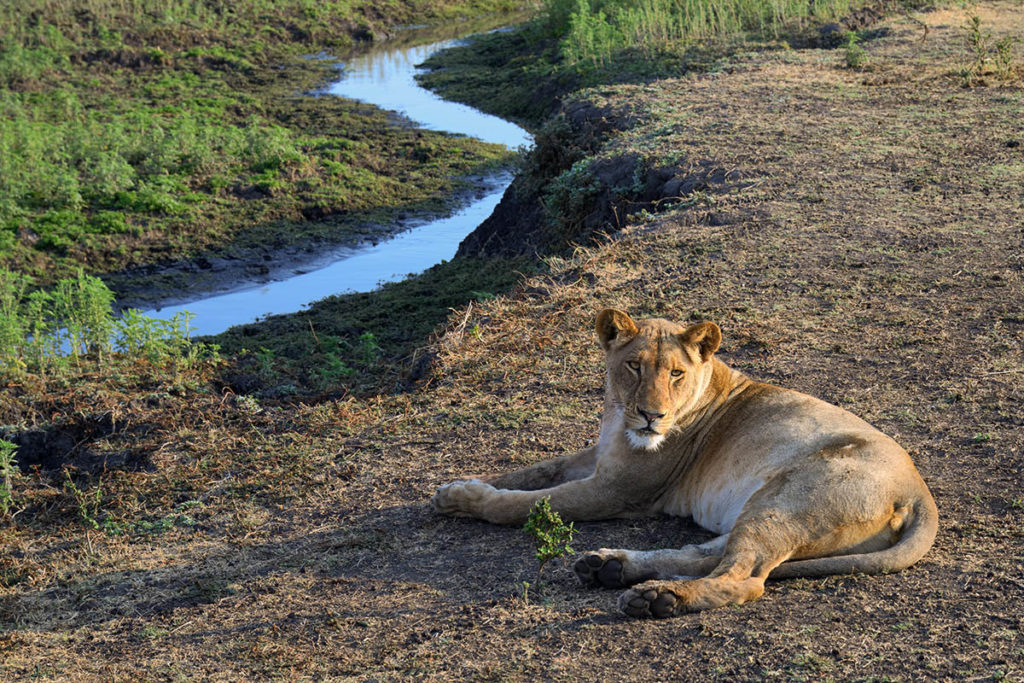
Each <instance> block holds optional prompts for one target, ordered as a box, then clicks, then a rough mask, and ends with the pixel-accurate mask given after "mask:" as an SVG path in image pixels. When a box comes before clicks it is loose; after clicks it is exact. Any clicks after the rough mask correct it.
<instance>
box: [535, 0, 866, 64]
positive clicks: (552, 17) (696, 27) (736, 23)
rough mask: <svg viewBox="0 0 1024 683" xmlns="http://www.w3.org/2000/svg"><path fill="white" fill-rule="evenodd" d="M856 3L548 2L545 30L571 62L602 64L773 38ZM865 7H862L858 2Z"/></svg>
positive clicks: (835, 0) (751, 0)
mask: <svg viewBox="0 0 1024 683" xmlns="http://www.w3.org/2000/svg"><path fill="white" fill-rule="evenodd" d="M856 4H858V3H857V2H856V0H810V2H808V1H807V0H767V1H765V0H639V1H629V2H627V1H626V0H546V2H545V6H544V19H543V21H545V22H546V27H547V30H548V32H549V33H550V34H552V35H554V36H559V37H561V38H562V40H561V43H560V46H561V52H562V56H563V58H564V59H565V60H566V61H568V62H569V63H573V64H575V63H581V62H590V63H594V64H604V63H606V62H608V60H610V59H611V58H612V56H613V55H614V54H615V53H616V52H617V51H619V50H623V49H626V48H639V49H641V50H643V51H645V52H646V51H649V50H651V49H654V48H660V47H666V46H669V45H671V44H674V43H679V42H683V41H694V40H707V39H716V38H729V37H735V36H741V35H745V34H749V33H755V34H757V35H758V36H759V37H767V38H777V37H778V36H779V35H780V33H781V31H782V30H783V28H784V27H786V26H789V25H791V24H792V23H793V22H799V21H802V20H805V19H807V18H811V17H813V18H817V19H823V20H829V19H833V18H835V17H837V16H839V15H842V14H843V13H845V12H848V11H849V10H850V9H851V7H852V6H854V5H856ZM859 4H864V3H859Z"/></svg>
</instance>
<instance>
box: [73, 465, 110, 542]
mask: <svg viewBox="0 0 1024 683" xmlns="http://www.w3.org/2000/svg"><path fill="white" fill-rule="evenodd" d="M64 490H65V491H67V492H68V493H70V494H71V498H72V499H73V500H74V501H75V505H76V506H77V508H78V518H79V519H80V520H82V524H84V525H85V527H86V528H87V529H100V528H101V527H100V522H99V520H98V519H97V517H99V514H100V503H101V502H103V486H102V485H101V484H97V485H96V488H95V489H94V490H93V491H91V492H86V491H83V490H82V489H80V488H79V487H78V485H77V484H75V482H74V480H73V479H71V472H69V471H68V470H64Z"/></svg>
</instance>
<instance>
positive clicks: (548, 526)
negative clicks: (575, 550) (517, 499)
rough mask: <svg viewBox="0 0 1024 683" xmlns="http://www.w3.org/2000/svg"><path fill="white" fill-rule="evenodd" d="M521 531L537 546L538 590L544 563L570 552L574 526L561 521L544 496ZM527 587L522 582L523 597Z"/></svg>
mask: <svg viewBox="0 0 1024 683" xmlns="http://www.w3.org/2000/svg"><path fill="white" fill-rule="evenodd" d="M523 531H525V532H526V533H528V534H529V535H530V536H531V537H532V538H533V542H534V544H535V545H536V546H537V551H536V552H535V553H534V557H536V558H537V561H538V562H540V565H539V566H538V567H537V588H538V590H539V589H540V585H541V581H540V580H541V575H542V572H543V571H544V565H546V564H547V563H548V562H550V561H551V560H554V559H557V558H559V557H562V556H564V555H566V554H568V553H571V552H572V548H571V547H569V544H570V543H572V537H573V535H574V534H575V533H576V527H574V526H573V524H572V522H570V523H569V524H568V525H566V523H565V522H563V521H562V517H561V515H559V514H558V513H557V512H555V511H554V510H552V509H551V497H550V496H546V497H544V498H541V499H540V500H538V501H537V503H536V504H535V505H534V506H533V510H531V511H530V516H529V517H528V518H527V519H526V524H525V525H523ZM528 588H529V585H528V584H526V583H525V582H524V597H525V596H526V594H527V593H526V590H527V589H528Z"/></svg>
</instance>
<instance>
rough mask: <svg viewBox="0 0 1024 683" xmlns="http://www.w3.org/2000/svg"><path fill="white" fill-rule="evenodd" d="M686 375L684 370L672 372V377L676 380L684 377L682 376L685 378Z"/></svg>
mask: <svg viewBox="0 0 1024 683" xmlns="http://www.w3.org/2000/svg"><path fill="white" fill-rule="evenodd" d="M685 374H686V372H685V371H683V370H673V371H672V376H673V377H675V378H677V379H678V378H679V377H682V376H683V375H685Z"/></svg>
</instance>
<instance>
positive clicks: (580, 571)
mask: <svg viewBox="0 0 1024 683" xmlns="http://www.w3.org/2000/svg"><path fill="white" fill-rule="evenodd" d="M624 561H625V558H624V557H621V553H618V552H617V551H614V550H608V549H607V548H601V549H600V550H597V551H594V552H590V553H584V554H583V555H581V556H580V558H579V559H578V560H576V564H575V565H573V569H574V570H575V571H576V576H577V577H579V580H580V581H582V582H583V584H584V585H585V586H591V587H593V588H596V587H598V586H603V587H604V588H622V587H623V586H625V585H626V580H625V577H624V573H623V566H622V565H623V562H624Z"/></svg>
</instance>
